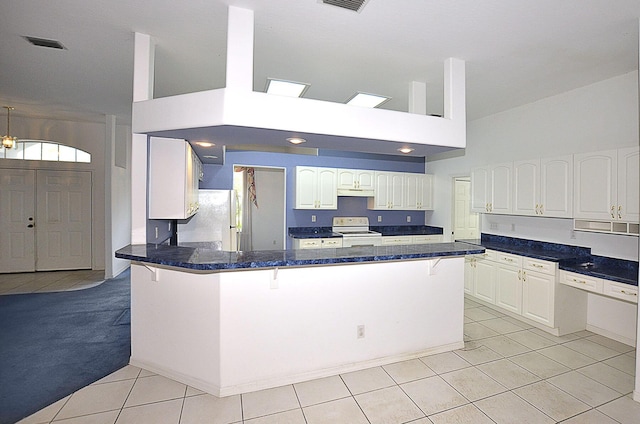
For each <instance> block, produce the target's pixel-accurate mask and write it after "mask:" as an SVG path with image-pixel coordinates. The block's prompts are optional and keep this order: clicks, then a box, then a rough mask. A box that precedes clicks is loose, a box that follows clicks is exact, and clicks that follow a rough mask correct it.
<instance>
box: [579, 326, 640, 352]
mask: <svg viewBox="0 0 640 424" xmlns="http://www.w3.org/2000/svg"><path fill="white" fill-rule="evenodd" d="M587 330H589V331H591V332H592V333H596V334H599V335H601V336H604V337H608V338H610V339H613V340H615V341H617V342H620V343H624V344H626V345H627V346H630V347H635V346H636V341H635V340H634V339H630V338H628V337H625V336H621V335H620V334H616V333H614V332H612V331H610V330H605V329H604V328H600V327H596V326H595V325H591V324H587Z"/></svg>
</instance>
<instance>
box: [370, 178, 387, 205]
mask: <svg viewBox="0 0 640 424" xmlns="http://www.w3.org/2000/svg"><path fill="white" fill-rule="evenodd" d="M389 181H390V174H389V173H388V172H376V173H375V175H374V195H373V199H372V198H369V199H368V200H367V208H368V209H389V205H390V201H391V200H390V198H389Z"/></svg>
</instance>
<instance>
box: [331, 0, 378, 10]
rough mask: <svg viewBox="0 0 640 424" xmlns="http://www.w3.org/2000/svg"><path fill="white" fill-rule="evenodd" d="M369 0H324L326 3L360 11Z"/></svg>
mask: <svg viewBox="0 0 640 424" xmlns="http://www.w3.org/2000/svg"><path fill="white" fill-rule="evenodd" d="M367 1H368V0H322V3H324V4H330V5H331V6H337V7H341V8H343V9H348V10H353V11H354V12H359V11H360V9H362V7H363V6H364V4H365V3H366V2H367Z"/></svg>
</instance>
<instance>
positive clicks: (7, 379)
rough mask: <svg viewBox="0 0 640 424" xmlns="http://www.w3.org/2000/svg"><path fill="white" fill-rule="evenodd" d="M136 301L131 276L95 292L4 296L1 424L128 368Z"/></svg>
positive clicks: (0, 333) (0, 353) (0, 322)
mask: <svg viewBox="0 0 640 424" xmlns="http://www.w3.org/2000/svg"><path fill="white" fill-rule="evenodd" d="M0 278H1V277H0ZM130 295H131V277H130V273H129V270H127V271H125V272H123V273H121V274H120V275H119V276H118V277H116V278H113V279H110V280H107V281H105V282H104V283H102V284H101V285H99V286H96V287H93V288H90V289H85V290H78V291H72V292H59V293H34V294H22V295H8V296H0V423H1V424H10V423H15V422H16V421H18V420H20V419H22V418H24V417H26V416H29V415H31V414H33V413H34V412H36V411H38V410H40V409H42V408H44V407H45V406H47V405H50V404H51V403H53V402H56V401H58V400H60V399H62V398H63V397H65V396H67V395H69V394H71V393H73V392H75V391H76V390H78V389H80V388H82V387H84V386H86V385H88V384H91V383H93V382H94V381H97V380H99V379H100V378H102V377H104V376H106V375H108V374H110V373H112V372H114V371H116V370H118V369H120V368H122V367H123V366H125V365H127V364H128V362H129V356H130V354H131V325H130V310H129V308H130Z"/></svg>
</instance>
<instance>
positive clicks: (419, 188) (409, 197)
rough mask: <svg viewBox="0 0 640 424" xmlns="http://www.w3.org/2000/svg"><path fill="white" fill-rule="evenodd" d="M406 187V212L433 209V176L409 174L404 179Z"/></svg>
mask: <svg viewBox="0 0 640 424" xmlns="http://www.w3.org/2000/svg"><path fill="white" fill-rule="evenodd" d="M404 187H405V196H404V209H405V210H417V211H422V210H432V209H433V175H431V174H411V173H407V174H405V178H404Z"/></svg>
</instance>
